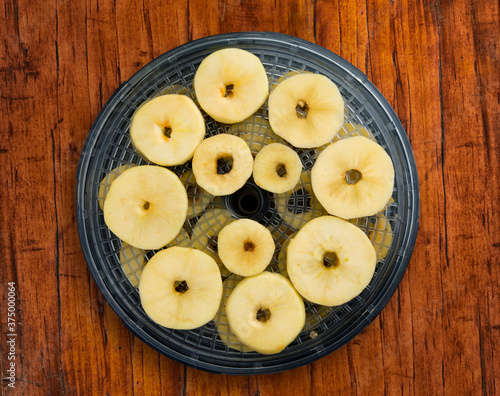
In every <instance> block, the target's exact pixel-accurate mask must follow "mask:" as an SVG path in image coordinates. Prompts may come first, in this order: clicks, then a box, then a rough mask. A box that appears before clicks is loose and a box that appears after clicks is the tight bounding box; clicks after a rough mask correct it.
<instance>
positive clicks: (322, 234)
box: [287, 216, 377, 306]
mask: <svg viewBox="0 0 500 396" xmlns="http://www.w3.org/2000/svg"><path fill="white" fill-rule="evenodd" d="M376 262H377V255H376V253H375V249H374V248H373V245H372V244H371V242H370V240H369V239H368V237H367V236H366V235H365V233H364V232H363V231H362V230H361V229H359V228H358V227H356V226H355V225H353V224H351V223H349V222H348V221H346V220H342V219H339V218H337V217H333V216H321V217H317V218H315V219H313V220H311V221H310V222H309V223H307V224H306V225H304V226H303V227H302V228H301V229H300V230H299V231H298V232H297V234H296V235H295V237H294V238H293V239H292V240H291V241H290V244H289V245H288V249H287V272H288V276H289V277H290V280H291V281H292V283H293V285H294V286H295V288H296V289H297V291H298V292H299V293H300V294H301V295H302V297H304V298H306V299H307V300H309V301H311V302H313V303H316V304H320V305H327V306H336V305H341V304H344V303H346V302H348V301H350V300H352V299H353V298H354V297H356V296H357V295H358V294H360V293H361V292H362V291H363V289H364V288H365V287H366V286H368V284H369V283H370V281H371V279H372V277H373V274H374V272H375V264H376Z"/></svg>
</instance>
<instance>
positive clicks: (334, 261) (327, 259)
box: [323, 252, 340, 268]
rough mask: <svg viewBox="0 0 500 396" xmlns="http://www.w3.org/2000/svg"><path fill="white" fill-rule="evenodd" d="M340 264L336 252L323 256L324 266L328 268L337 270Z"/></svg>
mask: <svg viewBox="0 0 500 396" xmlns="http://www.w3.org/2000/svg"><path fill="white" fill-rule="evenodd" d="M339 264H340V260H339V258H338V256H337V253H335V252H326V253H325V254H324V256H323V265H324V266H325V267H326V268H336V267H338V266H339Z"/></svg>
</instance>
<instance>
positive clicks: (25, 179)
mask: <svg viewBox="0 0 500 396" xmlns="http://www.w3.org/2000/svg"><path fill="white" fill-rule="evenodd" d="M0 18H1V20H0V37H2V44H1V45H0V94H1V97H0V109H1V110H0V111H1V114H2V117H1V120H0V125H1V128H2V137H3V139H2V140H1V141H0V170H1V173H2V177H1V183H2V185H1V188H0V202H2V205H0V252H1V253H0V254H1V255H0V258H1V262H2V265H1V266H0V286H1V288H0V289H1V291H0V314H1V318H0V327H1V328H0V334H1V335H2V336H1V337H2V338H1V344H0V370H1V378H2V382H1V384H2V394H27V395H32V394H65V393H68V394H99V395H101V394H113V395H114V394H137V395H140V394H144V395H153V394H227V395H236V394H243V395H256V394H261V395H279V394H287V395H289V394H311V395H318V394H383V393H386V394H390V395H393V394H404V395H412V394H413V395H422V394H446V395H455V394H486V395H494V394H496V393H498V392H499V391H498V389H499V386H500V385H499V382H498V381H499V378H500V364H499V352H498V347H496V344H498V343H499V342H500V337H499V329H500V323H499V319H500V301H499V295H498V285H499V271H498V263H499V262H500V217H499V216H500V214H499V210H498V202H499V201H500V193H499V191H500V189H499V180H498V177H499V173H500V172H499V171H500V164H499V157H500V154H499V153H500V150H499V136H500V135H499V132H498V126H499V125H500V104H499V97H500V92H499V89H500V76H499V73H498V71H499V70H500V54H499V41H498V37H499V34H500V26H499V23H500V22H499V9H498V2H497V1H493V0H491V1H488V0H486V1H479V0H471V1H466V0H457V1H451V0H448V1H437V0H434V1H432V0H425V1H424V0H418V1H416V2H414V1H408V0H404V1H398V2H387V1H381V0H367V1H365V0H353V1H349V0H338V1H327V0H315V1H314V0H292V1H288V2H274V1H269V0H257V1H231V0H225V1H220V2H219V1H208V2H206V1H203V2H202V1H196V0H189V1H187V0H182V1H176V2H175V5H174V3H173V2H170V1H167V0H147V1H144V2H133V1H131V2H119V1H112V0H86V1H85V2H74V1H67V0H62V1H60V0H58V1H54V0H52V1H50V0H49V1H44V2H35V1H32V0H19V1H16V0H6V1H5V2H4V6H3V7H1V9H0ZM249 30H260V31H276V32H283V33H287V34H291V35H295V36H297V37H301V38H304V39H306V40H309V41H311V42H316V43H317V44H319V45H322V46H324V47H326V48H328V49H330V50H332V51H333V52H335V53H337V54H339V55H340V56H342V57H343V58H345V59H347V60H348V61H349V62H351V63H353V64H354V65H355V66H357V67H358V68H359V69H361V70H362V71H363V72H365V73H366V74H367V75H368V77H369V79H370V80H371V81H372V82H373V83H374V84H375V85H376V86H377V87H378V88H379V90H380V91H381V92H382V93H383V94H384V96H385V97H386V98H387V99H388V101H389V103H390V104H391V105H392V106H393V107H394V109H395V110H396V113H397V114H398V116H399V118H400V119H401V121H402V123H403V125H404V127H405V129H406V131H407V133H408V136H409V137H410V140H411V143H412V147H413V150H414V154H415V159H416V162H417V166H418V171H419V177H420V197H421V217H420V230H419V236H418V240H417V245H416V247H415V251H414V253H413V256H412V259H411V262H410V265H409V267H408V270H407V273H406V275H405V276H404V278H403V280H402V282H401V284H400V286H399V288H398V290H397V291H396V293H395V294H394V296H393V298H392V299H391V300H390V302H389V303H388V305H387V306H386V307H385V309H384V310H383V311H382V313H381V315H379V316H378V317H377V318H376V319H375V320H374V322H373V323H372V324H371V325H369V326H368V327H367V328H366V330H365V331H364V332H363V333H361V334H360V335H359V336H358V337H356V339H354V340H353V341H351V342H350V343H348V344H347V345H346V346H344V347H342V348H341V349H339V350H337V351H335V352H334V353H332V354H331V355H329V356H327V357H325V358H323V359H321V360H319V361H316V362H314V363H313V364H310V365H307V366H305V367H301V368H298V369H295V370H291V371H288V372H285V373H278V374H272V375H264V376H251V377H248V376H225V375H215V374H208V373H204V372H201V371H198V370H195V369H191V368H186V367H185V366H183V365H182V364H179V363H176V362H174V361H172V360H170V359H168V358H166V357H164V356H161V355H159V354H158V353H157V352H156V351H154V350H153V349H151V348H150V347H148V346H146V345H145V344H143V343H142V342H141V341H139V340H138V339H137V338H135V337H134V336H133V335H132V334H131V333H130V332H129V331H128V330H127V329H126V328H125V327H124V326H123V324H122V323H121V321H120V319H119V318H118V316H117V315H116V314H115V313H114V312H113V311H112V309H111V308H110V307H109V305H108V304H107V303H106V301H105V300H104V298H103V296H102V295H101V293H100V292H99V290H98V289H97V287H96V285H95V282H94V281H93V279H92V277H91V276H90V273H89V271H88V269H87V266H86V263H85V260H84V258H83V254H82V252H81V248H80V242H79V239H78V234H77V229H76V219H75V203H74V191H75V183H76V181H75V173H76V166H77V163H78V159H79V156H80V153H81V150H82V147H83V144H84V141H85V138H86V136H87V134H88V131H89V129H90V127H91V125H92V122H93V120H94V119H95V118H96V116H97V114H98V113H99V111H100V109H101V108H102V106H103V105H104V103H105V102H106V100H107V99H108V98H109V97H110V96H111V95H112V93H113V92H114V90H115V89H116V88H117V87H118V86H119V85H120V83H122V82H123V81H125V80H127V79H128V78H130V77H131V76H132V75H133V74H134V73H135V72H136V71H137V70H139V69H140V68H141V67H143V66H144V65H145V64H147V63H148V62H149V61H151V60H152V59H154V58H156V57H158V56H159V55H161V54H162V53H164V52H166V51H168V50H170V49H172V48H174V47H176V46H178V45H181V44H183V43H186V42H188V41H190V40H194V39H197V38H201V37H205V36H207V35H211V34H218V33H226V32H236V31H249ZM7 282H15V283H16V293H17V294H16V304H17V310H16V315H17V318H16V319H17V320H18V322H19V325H18V336H17V341H16V342H17V343H16V351H17V355H16V365H17V366H16V367H17V372H16V374H17V376H16V380H17V381H16V389H15V390H12V389H10V388H8V387H7V384H8V380H7V379H6V378H7V371H6V370H7V368H8V363H9V361H8V360H7V359H6V356H7V352H8V349H7V348H8V347H7V344H6V334H7V329H6V322H7V321H6V314H7V308H6V307H7Z"/></svg>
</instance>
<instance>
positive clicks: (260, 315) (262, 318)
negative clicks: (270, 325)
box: [257, 308, 271, 323]
mask: <svg viewBox="0 0 500 396" xmlns="http://www.w3.org/2000/svg"><path fill="white" fill-rule="evenodd" d="M270 318H271V311H270V310H269V309H268V308H260V309H259V310H258V311H257V320H258V321H259V322H262V323H265V322H267V321H268V320H269V319H270Z"/></svg>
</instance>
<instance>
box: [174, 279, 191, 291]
mask: <svg viewBox="0 0 500 396" xmlns="http://www.w3.org/2000/svg"><path fill="white" fill-rule="evenodd" d="M174 289H175V291H176V292H177V293H185V292H187V291H188V290H189V287H188V285H187V282H186V281H185V280H183V281H175V282H174Z"/></svg>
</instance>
